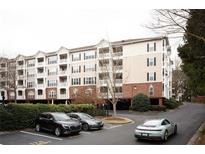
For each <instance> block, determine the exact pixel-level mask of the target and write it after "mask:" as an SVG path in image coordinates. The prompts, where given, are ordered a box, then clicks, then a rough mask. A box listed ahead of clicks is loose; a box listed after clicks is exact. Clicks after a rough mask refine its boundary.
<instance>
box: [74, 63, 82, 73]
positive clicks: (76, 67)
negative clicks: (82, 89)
mask: <svg viewBox="0 0 205 154" xmlns="http://www.w3.org/2000/svg"><path fill="white" fill-rule="evenodd" d="M80 72H81V66H80V65H79V66H72V73H80Z"/></svg>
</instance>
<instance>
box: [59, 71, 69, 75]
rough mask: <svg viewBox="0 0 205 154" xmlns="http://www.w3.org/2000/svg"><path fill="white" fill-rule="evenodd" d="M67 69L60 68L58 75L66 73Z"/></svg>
mask: <svg viewBox="0 0 205 154" xmlns="http://www.w3.org/2000/svg"><path fill="white" fill-rule="evenodd" d="M67 73H68V71H67V70H60V71H59V75H67Z"/></svg>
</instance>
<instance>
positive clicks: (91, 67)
mask: <svg viewBox="0 0 205 154" xmlns="http://www.w3.org/2000/svg"><path fill="white" fill-rule="evenodd" d="M95 71H96V64H85V65H84V72H95Z"/></svg>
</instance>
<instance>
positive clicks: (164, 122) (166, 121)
mask: <svg viewBox="0 0 205 154" xmlns="http://www.w3.org/2000/svg"><path fill="white" fill-rule="evenodd" d="M169 124H170V122H169V121H168V120H164V121H162V125H169Z"/></svg>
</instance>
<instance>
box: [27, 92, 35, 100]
mask: <svg viewBox="0 0 205 154" xmlns="http://www.w3.org/2000/svg"><path fill="white" fill-rule="evenodd" d="M34 98H35V93H34V91H29V92H28V99H34Z"/></svg>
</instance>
